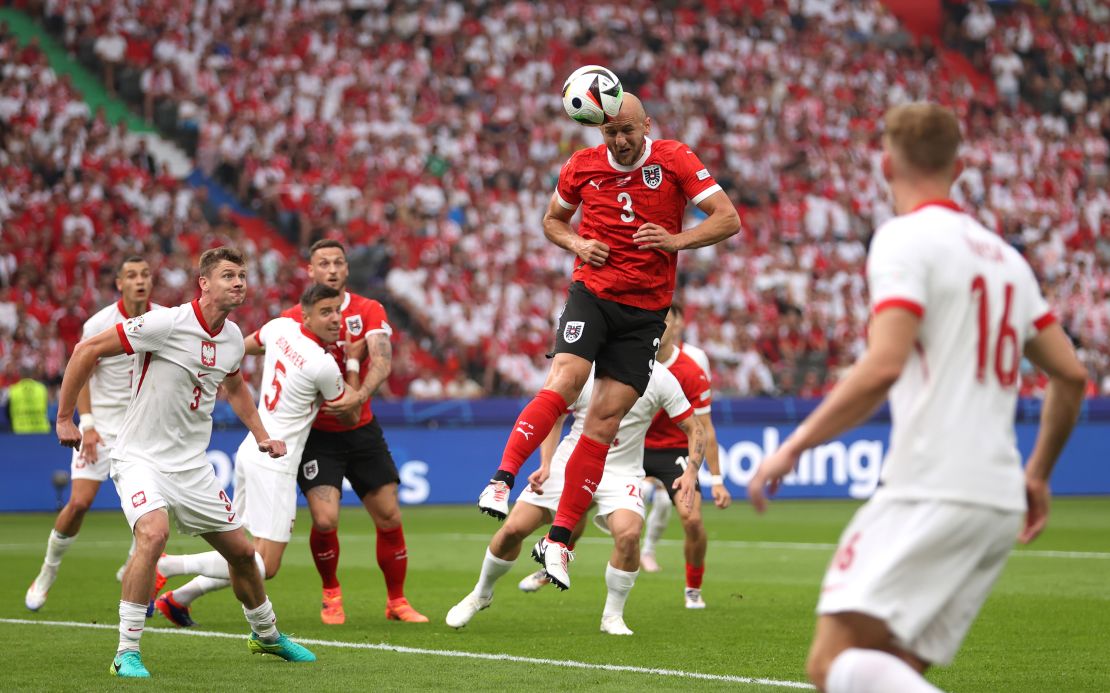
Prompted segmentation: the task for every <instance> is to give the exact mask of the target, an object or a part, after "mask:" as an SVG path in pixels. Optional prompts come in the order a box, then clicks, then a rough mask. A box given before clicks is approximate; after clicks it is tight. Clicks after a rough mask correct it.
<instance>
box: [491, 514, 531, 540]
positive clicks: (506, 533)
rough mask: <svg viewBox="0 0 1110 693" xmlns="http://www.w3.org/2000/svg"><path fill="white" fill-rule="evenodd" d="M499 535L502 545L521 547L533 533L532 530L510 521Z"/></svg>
mask: <svg viewBox="0 0 1110 693" xmlns="http://www.w3.org/2000/svg"><path fill="white" fill-rule="evenodd" d="M497 533H498V534H499V535H501V537H500V538H501V542H500V543H501V544H502V545H504V544H513V545H520V544H521V543H522V542H523V541H524V540H525V539H527V538H528V535H529V534H531V533H532V528H531V527H525V526H523V525H520V524H517V523H515V522H513V521H512V520H511V519H510V520H509V521H508V522H506V523H505V525H504V526H502V527H501V529H500V530H499V531H498V532H497Z"/></svg>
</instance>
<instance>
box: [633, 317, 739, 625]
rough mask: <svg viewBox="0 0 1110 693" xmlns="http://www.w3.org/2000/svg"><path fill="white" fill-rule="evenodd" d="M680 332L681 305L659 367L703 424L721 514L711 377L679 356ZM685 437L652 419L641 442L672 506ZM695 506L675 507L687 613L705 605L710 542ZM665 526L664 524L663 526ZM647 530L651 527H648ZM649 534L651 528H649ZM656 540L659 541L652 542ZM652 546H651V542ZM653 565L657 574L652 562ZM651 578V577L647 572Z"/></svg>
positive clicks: (670, 320) (725, 497) (649, 471)
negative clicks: (703, 585)
mask: <svg viewBox="0 0 1110 693" xmlns="http://www.w3.org/2000/svg"><path fill="white" fill-rule="evenodd" d="M683 327H684V324H683V321H682V305H681V304H680V303H679V302H678V301H675V302H673V303H672V304H671V309H670V312H668V313H667V329H666V331H664V332H663V340H662V341H661V342H660V343H659V363H661V364H662V365H664V366H666V367H667V370H669V371H670V372H671V374H673V375H674V376H675V378H677V379H678V382H679V384H680V385H681V386H682V392H683V394H685V395H686V399H688V400H689V401H690V402H691V404H692V405H693V407H694V416H695V417H696V418H697V419H698V421H700V422H701V424H702V426H703V427H704V428H705V431H706V450H705V461H706V464H708V465H709V472H710V474H711V475H712V483H713V491H712V492H713V501H714V503H716V505H717V507H719V508H726V507H728V505H729V503H730V502H731V500H732V498H731V496H730V495H729V492H728V489H727V488H725V485H724V479H723V478H722V477H721V468H720V462H719V449H718V447H717V432H716V430H715V429H714V428H713V421H712V419H711V418H710V416H709V414H710V407H711V405H712V401H713V395H712V388H711V386H710V383H709V376H708V374H707V373H706V370H707V369H708V366H709V364H708V362H706V364H705V365H704V366H702V365H701V364H699V363H698V362H697V361H696V360H695V359H694V358H693V357H692V356H690V355H689V354H688V353H686V352H685V351H683V349H682V344H681V342H680V338H681V335H682V329H683ZM687 445H688V443H687V438H686V434H684V433H683V432H682V431H680V430H679V429H678V427H677V426H675V425H674V422H672V421H671V420H670V419H669V418H667V417H661V416H656V417H655V420H654V421H652V422H651V428H649V429H648V433H647V439H646V440H645V441H644V474H646V475H647V476H649V477H653V478H655V479H658V480H659V481H661V482H662V483H663V488H664V489H666V492H667V494H668V496H669V498H668V499H667V500H670V501H673V500H674V495H675V491H674V483H675V481H676V480H678V478H679V477H680V476H681V475H682V474H683V472H684V471H685V470H686V459H687V457H688V456H689V450H688V449H687ZM693 495H694V501H693V504H692V505H690V506H686V505H683V504H681V503H678V504H675V507H676V508H677V509H678V516H679V518H680V519H681V520H682V529H683V531H684V532H685V534H686V542H685V547H684V553H685V557H686V589H685V595H684V596H685V601H686V608H687V609H704V608H705V602H704V601H703V600H702V598H701V583H702V576H703V575H704V574H705V553H706V549H707V545H708V541H709V540H708V537H707V536H706V534H705V525H704V524H703V523H702V519H701V493H700V492H699V493H695V494H693ZM666 502H667V501H665V500H661V499H660V496H659V495H658V492H657V495H656V500H655V502H654V503H653V504H652V506H653V507H652V515H655V506H656V505H659V504H662V503H666ZM664 526H665V524H664ZM649 527H650V526H649ZM649 532H650V528H649ZM656 538H658V537H656ZM652 544H653V545H654V541H653V542H652ZM645 554H646V555H650V554H649V552H648V547H647V545H646V544H645V551H644V553H643V554H641V558H643V556H644V555H645ZM651 564H652V565H654V566H655V570H658V569H659V567H658V565H657V564H655V561H654V557H652V559H651ZM649 572H654V571H649Z"/></svg>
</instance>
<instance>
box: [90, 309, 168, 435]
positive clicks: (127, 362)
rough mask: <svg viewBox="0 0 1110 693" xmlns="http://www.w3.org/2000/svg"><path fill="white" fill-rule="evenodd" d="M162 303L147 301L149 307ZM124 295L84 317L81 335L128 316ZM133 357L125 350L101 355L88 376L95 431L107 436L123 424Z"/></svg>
mask: <svg viewBox="0 0 1110 693" xmlns="http://www.w3.org/2000/svg"><path fill="white" fill-rule="evenodd" d="M161 307H162V306H160V305H157V304H154V303H152V304H150V310H157V309H159V308H161ZM132 317H135V316H133V315H128V314H127V313H126V311H125V308H124V306H123V299H120V300H119V301H116V302H115V303H113V304H111V305H108V306H105V307H104V308H101V309H100V310H99V311H97V312H96V313H95V314H94V315H92V316H91V317H90V318H89V319H88V320H86V321H85V326H84V328H83V329H82V330H81V339H83V340H84V339H89V338H90V337H94V336H96V335H98V334H100V333H101V332H103V331H104V330H107V329H109V328H110V327H112V326H114V325H118V324H119V323H121V322H123V321H124V320H126V319H128V318H132ZM134 362H135V359H134V357H132V356H128V355H127V354H120V355H119V356H111V357H109V358H106V359H100V360H99V361H97V363H96V368H94V369H93V372H92V375H90V376H89V398H90V400H91V402H92V415H93V418H94V419H95V420H96V432H97V433H99V434H100V435H101V437H104V438H106V439H111V438H114V437H115V436H116V434H117V433H119V429H120V427H121V426H122V425H123V415H124V414H125V413H126V412H127V403H128V402H130V401H131V369H132V364H133V363H134Z"/></svg>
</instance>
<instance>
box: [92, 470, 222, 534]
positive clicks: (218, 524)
mask: <svg viewBox="0 0 1110 693" xmlns="http://www.w3.org/2000/svg"><path fill="white" fill-rule="evenodd" d="M112 481H113V482H115V484H116V493H118V494H119V500H120V505H121V506H122V507H123V514H124V515H126V516H127V524H129V525H131V529H132V530H134V529H135V523H136V522H138V521H139V518H140V517H142V516H143V515H146V514H147V513H149V512H150V511H152V510H158V509H159V508H166V509H168V510H171V511H173V514H174V518H175V519H176V521H177V527H178V529H180V530H181V531H182V532H184V533H185V534H193V535H196V534H206V533H208V532H230V531H232V530H235V529H239V528H240V527H242V526H243V523H242V522H240V521H239V516H238V514H237V513H236V512H235V510H234V508H232V505H231V499H230V498H228V495H227V492H225V491H224V489H223V487H222V486H220V482H219V481H217V480H216V472H215V470H213V469H212V467H211V466H210V465H207V464H206V465H205V466H203V467H197V468H196V469H189V470H187V471H184V472H163V471H161V470H158V469H154V468H153V467H152V466H150V465H149V464H147V463H145V462H130V461H126V460H121V459H118V458H113V459H112Z"/></svg>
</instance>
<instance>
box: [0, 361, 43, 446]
mask: <svg viewBox="0 0 1110 693" xmlns="http://www.w3.org/2000/svg"><path fill="white" fill-rule="evenodd" d="M32 374H33V371H32V370H31V369H30V368H23V369H21V376H22V377H21V378H20V379H19V381H17V382H15V383H13V384H12V385H11V386H9V387H8V418H9V419H11V422H12V431H13V432H15V433H50V431H51V430H53V429H51V427H50V422H49V421H48V420H47V418H46V410H47V406H48V405H49V396H48V395H47V392H46V386H45V385H43V384H42V383H40V382H39V381H37V380H35V379H34V378H33V377H32Z"/></svg>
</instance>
